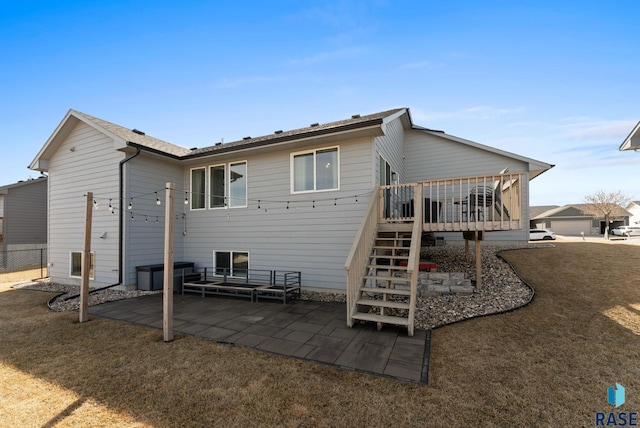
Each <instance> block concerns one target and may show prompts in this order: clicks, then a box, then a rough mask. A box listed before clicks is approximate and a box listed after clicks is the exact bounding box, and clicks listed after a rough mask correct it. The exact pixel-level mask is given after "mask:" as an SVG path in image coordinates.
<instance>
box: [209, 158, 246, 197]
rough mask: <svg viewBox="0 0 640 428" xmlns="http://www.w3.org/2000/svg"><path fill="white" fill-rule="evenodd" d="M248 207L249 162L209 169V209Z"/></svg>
mask: <svg viewBox="0 0 640 428" xmlns="http://www.w3.org/2000/svg"><path fill="white" fill-rule="evenodd" d="M246 206H247V161H242V162H232V163H229V164H221V165H213V166H210V167H209V208H212V209H213V208H227V207H229V208H243V207H246Z"/></svg>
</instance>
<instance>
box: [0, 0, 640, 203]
mask: <svg viewBox="0 0 640 428" xmlns="http://www.w3.org/2000/svg"><path fill="white" fill-rule="evenodd" d="M0 4H2V14H0V65H1V67H0V82H2V84H1V85H2V96H1V97H0V110H1V114H0V130H1V133H0V185H2V184H10V183H13V182H16V181H18V180H22V179H26V178H28V177H29V176H32V177H36V176H38V174H39V173H38V172H35V171H30V170H28V169H27V165H28V164H29V163H30V162H31V160H32V159H33V157H34V156H35V155H36V153H37V152H38V150H39V149H40V147H41V146H42V145H43V144H44V142H45V141H46V140H47V138H48V137H49V136H50V135H51V133H52V132H53V131H54V129H55V128H56V126H57V125H58V123H59V122H60V120H61V119H62V118H63V117H64V115H65V114H66V112H67V111H68V109H70V108H73V109H76V110H80V111H82V112H85V113H87V114H90V115H93V116H97V117H99V118H102V119H105V120H108V121H110V122H114V123H117V124H119V125H122V126H126V127H129V128H137V129H141V130H143V131H145V132H146V133H147V134H149V135H152V136H154V137H157V138H160V139H163V140H166V141H169V142H172V143H174V144H178V145H182V146H185V147H204V146H209V145H212V144H214V143H216V142H218V141H220V140H221V139H224V141H234V140H237V139H241V138H242V137H244V136H248V135H250V136H259V135H265V134H269V133H271V132H273V131H274V130H276V129H285V130H286V129H294V128H299V127H305V126H308V125H309V124H310V123H313V122H320V123H323V122H330V121H333V120H340V119H345V118H348V117H350V116H351V115H352V114H356V113H358V114H363V115H364V114H368V113H374V112H378V111H383V110H386V109H389V108H396V107H409V108H410V110H411V115H412V118H413V121H414V123H416V124H418V125H421V126H425V127H428V128H433V129H440V130H444V131H446V132H447V133H449V134H452V135H455V136H458V137H462V138H466V139H469V140H473V141H476V142H479V143H482V144H486V145H490V146H493V147H497V148H500V149H503V150H507V151H511V152H514V153H517V154H520V155H523V156H528V157H531V158H534V159H537V160H541V161H544V162H547V163H551V164H555V165H556V167H555V168H553V169H552V170H550V171H548V172H546V173H544V174H543V175H542V176H540V177H538V178H536V179H534V180H533V181H532V182H531V201H530V202H531V204H532V205H548V204H557V205H564V204H569V203H580V202H582V200H583V198H584V196H586V195H588V194H591V193H593V192H595V191H596V190H600V189H603V190H607V191H618V190H620V191H622V192H623V193H626V194H627V195H629V196H631V197H633V198H634V199H636V200H637V199H640V180H639V179H638V178H637V177H638V173H637V171H638V167H639V166H640V153H634V152H618V147H619V145H620V144H621V143H622V141H623V139H624V138H625V137H626V136H627V135H628V133H629V132H630V131H631V129H632V128H633V126H634V125H635V123H637V121H638V120H640V104H639V103H638V94H640V78H639V77H638V76H639V75H640V59H639V57H638V55H637V53H638V46H640V21H638V19H637V4H636V2H634V1H617V2H601V1H580V2H578V1H563V2H557V1H535V2H534V1H531V2H512V1H503V2H496V1H483V2H473V1H453V2H434V1H413V0H406V1H403V0H398V1H383V0H377V1H376V0H373V1H355V0H354V1H321V0H316V1H292V0H291V1H273V2H259V1H256V2H248V1H241V0H240V1H236V2H216V1H193V0H183V1H180V2H176V1H175V0H172V1H163V0H154V1H120V0H112V1H108V2H87V1H59V2H48V1H46V2H44V1H43V2H37V1H22V2H5V1H2V2H1V3H0Z"/></svg>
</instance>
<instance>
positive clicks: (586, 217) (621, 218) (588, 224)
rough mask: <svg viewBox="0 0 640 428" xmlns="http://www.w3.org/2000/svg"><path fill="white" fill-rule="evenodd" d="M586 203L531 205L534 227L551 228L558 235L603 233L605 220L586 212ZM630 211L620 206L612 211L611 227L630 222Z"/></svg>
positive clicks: (532, 224)
mask: <svg viewBox="0 0 640 428" xmlns="http://www.w3.org/2000/svg"><path fill="white" fill-rule="evenodd" d="M585 210H586V205H585V204H571V205H564V206H562V207H560V206H541V207H536V206H534V207H530V212H531V220H530V226H531V228H532V229H536V228H537V229H551V230H552V231H554V232H555V233H556V234H557V235H568V236H580V235H581V234H582V233H583V232H584V235H585V236H595V235H603V234H604V229H605V220H604V219H603V218H597V217H594V216H592V215H590V214H585V213H584V211H585ZM628 219H629V213H628V212H627V211H626V210H624V209H623V208H622V207H620V209H619V210H616V211H615V212H614V213H612V215H611V218H610V219H609V221H610V222H611V224H610V229H613V228H614V227H617V226H622V225H625V224H628V221H629V220H628Z"/></svg>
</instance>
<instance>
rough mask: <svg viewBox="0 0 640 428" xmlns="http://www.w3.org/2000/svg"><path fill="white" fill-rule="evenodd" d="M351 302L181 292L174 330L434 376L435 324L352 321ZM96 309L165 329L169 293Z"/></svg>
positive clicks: (408, 375) (349, 365)
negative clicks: (411, 326)
mask: <svg viewBox="0 0 640 428" xmlns="http://www.w3.org/2000/svg"><path fill="white" fill-rule="evenodd" d="M345 312H346V309H345V304H344V303H324V302H311V301H304V300H300V301H298V300H296V301H293V302H288V303H287V304H286V305H283V304H282V303H279V302H254V303H252V302H249V301H246V300H244V299H234V298H223V297H204V298H203V297H200V296H195V295H174V332H176V333H183V334H187V335H192V336H197V337H201V338H203V339H209V340H214V341H216V342H220V343H229V344H234V345H239V346H246V347H250V348H255V349H259V350H261V351H266V352H271V353H274V354H279V355H284V356H287V357H293V358H298V359H304V360H308V361H313V362H316V363H321V364H328V365H331V366H335V367H337V368H339V369H343V370H354V371H358V372H364V373H370V374H373V375H377V376H384V377H390V378H395V379H398V380H402V381H407V382H414V383H427V380H428V371H429V346H430V332H429V331H422V330H417V331H416V332H415V334H414V336H413V337H408V336H407V331H406V329H405V328H396V327H390V326H385V327H384V328H383V329H382V331H377V330H376V329H375V325H373V324H358V325H356V326H354V327H353V328H349V327H347V325H346V313H345ZM89 313H90V315H92V316H98V317H103V318H109V319H114V320H119V321H125V322H130V323H134V324H140V325H144V326H149V327H153V328H158V329H162V295H161V294H156V295H148V296H142V297H137V298H133V299H126V300H120V301H115V302H108V303H104V304H101V305H98V306H92V307H90V308H89Z"/></svg>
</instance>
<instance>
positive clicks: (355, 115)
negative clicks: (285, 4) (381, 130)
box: [351, 114, 360, 119]
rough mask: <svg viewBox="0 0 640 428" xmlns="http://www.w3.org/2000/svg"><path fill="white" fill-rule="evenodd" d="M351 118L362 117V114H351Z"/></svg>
mask: <svg viewBox="0 0 640 428" xmlns="http://www.w3.org/2000/svg"><path fill="white" fill-rule="evenodd" d="M351 119H360V115H359V114H354V115H353V116H351Z"/></svg>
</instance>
